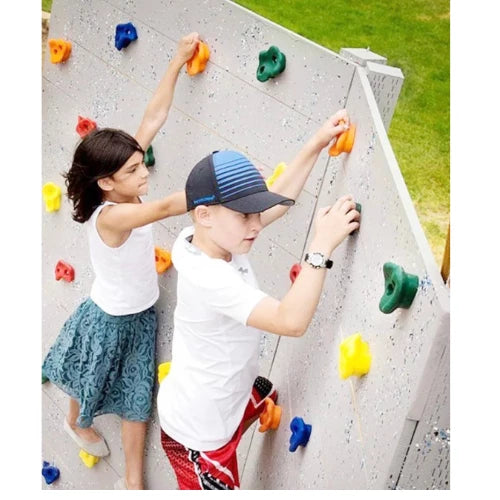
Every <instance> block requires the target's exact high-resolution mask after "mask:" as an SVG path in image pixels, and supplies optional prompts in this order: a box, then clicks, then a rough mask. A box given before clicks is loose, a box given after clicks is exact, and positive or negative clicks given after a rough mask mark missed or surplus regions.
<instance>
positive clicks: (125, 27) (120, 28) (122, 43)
mask: <svg viewBox="0 0 500 500" xmlns="http://www.w3.org/2000/svg"><path fill="white" fill-rule="evenodd" d="M134 40H137V30H136V29H135V26H134V25H133V24H132V23H125V24H117V25H116V31H115V47H116V48H117V49H118V50H122V49H123V48H125V47H128V46H129V45H130V42H133V41H134Z"/></svg>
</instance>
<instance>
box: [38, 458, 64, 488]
mask: <svg viewBox="0 0 500 500" xmlns="http://www.w3.org/2000/svg"><path fill="white" fill-rule="evenodd" d="M59 475H60V472H59V469H58V468H57V467H56V466H55V465H50V464H49V462H46V461H45V460H44V461H43V467H42V476H43V477H44V478H45V482H46V483H47V484H52V483H53V482H54V481H55V480H56V479H57V478H58V477H59Z"/></svg>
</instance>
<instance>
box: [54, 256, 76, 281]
mask: <svg viewBox="0 0 500 500" xmlns="http://www.w3.org/2000/svg"><path fill="white" fill-rule="evenodd" d="M55 275H56V280H57V281H59V280H60V279H61V278H62V279H63V280H64V281H67V282H68V283H70V282H71V281H73V280H74V279H75V270H74V268H73V266H72V265H70V264H68V263H67V262H64V260H59V261H58V262H57V264H56V268H55Z"/></svg>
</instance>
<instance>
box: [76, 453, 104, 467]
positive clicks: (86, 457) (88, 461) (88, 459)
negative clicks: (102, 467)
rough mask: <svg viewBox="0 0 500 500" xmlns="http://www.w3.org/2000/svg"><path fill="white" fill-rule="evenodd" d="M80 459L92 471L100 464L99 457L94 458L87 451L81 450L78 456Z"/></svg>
mask: <svg viewBox="0 0 500 500" xmlns="http://www.w3.org/2000/svg"><path fill="white" fill-rule="evenodd" d="M78 455H79V456H80V458H81V459H82V462H83V463H84V464H85V465H86V466H87V467H88V468H89V469H91V468H92V467H94V465H95V464H96V463H97V462H99V457H94V455H90V454H89V453H87V452H86V451H85V450H80V453H79V454H78Z"/></svg>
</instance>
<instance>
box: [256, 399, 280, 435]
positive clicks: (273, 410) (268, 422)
mask: <svg viewBox="0 0 500 500" xmlns="http://www.w3.org/2000/svg"><path fill="white" fill-rule="evenodd" d="M264 404H265V406H266V407H265V409H264V411H263V412H262V413H261V414H260V417H259V422H260V427H259V432H266V431H267V430H269V429H272V430H276V429H277V428H278V426H279V425H280V421H281V406H278V405H275V404H274V401H273V400H272V399H271V398H266V399H264Z"/></svg>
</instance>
